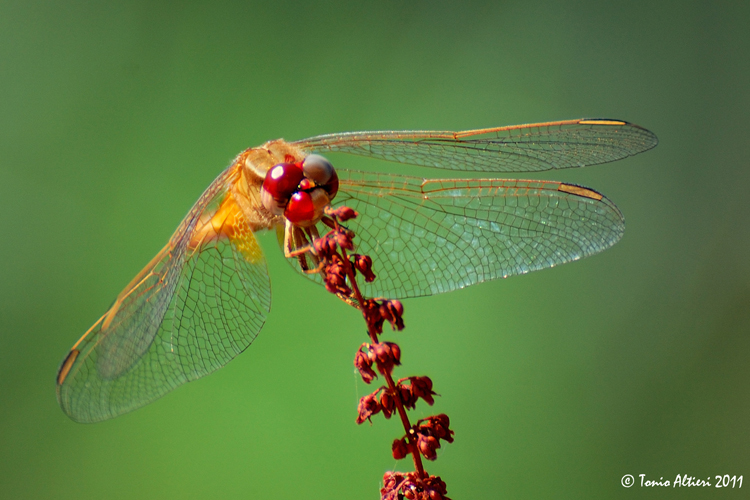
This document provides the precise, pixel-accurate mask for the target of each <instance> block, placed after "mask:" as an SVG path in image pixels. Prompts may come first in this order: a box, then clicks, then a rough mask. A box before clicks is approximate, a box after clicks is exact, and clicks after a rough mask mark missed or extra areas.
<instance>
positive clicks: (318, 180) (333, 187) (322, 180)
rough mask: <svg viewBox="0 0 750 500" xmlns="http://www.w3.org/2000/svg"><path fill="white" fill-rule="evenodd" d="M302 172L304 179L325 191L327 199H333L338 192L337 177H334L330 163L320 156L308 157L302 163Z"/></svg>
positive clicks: (334, 173) (333, 170)
mask: <svg viewBox="0 0 750 500" xmlns="http://www.w3.org/2000/svg"><path fill="white" fill-rule="evenodd" d="M302 170H303V171H304V173H305V177H307V178H308V179H310V180H312V181H314V182H315V184H317V185H318V186H320V187H322V188H323V189H325V190H326V192H327V193H328V196H329V198H331V199H333V198H334V197H335V196H336V193H337V192H338V190H339V176H338V175H336V170H335V169H334V168H333V165H331V162H329V161H328V160H326V159H325V158H323V157H322V156H320V155H315V154H313V155H308V156H307V158H305V161H303V162H302Z"/></svg>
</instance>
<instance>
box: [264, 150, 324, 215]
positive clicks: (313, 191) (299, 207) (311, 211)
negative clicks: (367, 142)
mask: <svg viewBox="0 0 750 500" xmlns="http://www.w3.org/2000/svg"><path fill="white" fill-rule="evenodd" d="M338 189H339V178H338V175H337V174H336V170H335V169H334V168H333V165H331V163H330V162H329V161H328V160H326V159H325V158H323V157H322V156H320V155H314V154H313V155H308V156H307V157H305V159H304V160H302V161H301V162H296V163H278V164H276V165H274V166H273V167H271V168H270V169H269V170H268V173H266V177H265V179H264V180H263V186H262V188H261V191H260V196H261V201H262V202H263V205H264V206H265V207H266V208H267V209H268V210H269V211H270V212H272V213H273V214H274V215H282V214H283V215H284V217H286V218H287V219H288V220H289V221H290V222H291V223H293V224H296V225H298V226H302V227H309V226H312V225H313V224H315V223H316V222H318V221H319V220H320V218H321V217H322V216H323V211H324V210H325V207H326V206H328V205H329V204H330V203H331V200H333V198H334V197H335V196H336V193H337V192H338Z"/></svg>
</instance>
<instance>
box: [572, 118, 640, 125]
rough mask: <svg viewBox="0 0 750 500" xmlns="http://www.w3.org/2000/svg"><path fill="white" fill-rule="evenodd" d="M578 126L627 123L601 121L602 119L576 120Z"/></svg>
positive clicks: (624, 123) (625, 123) (623, 123)
mask: <svg viewBox="0 0 750 500" xmlns="http://www.w3.org/2000/svg"><path fill="white" fill-rule="evenodd" d="M578 124H579V125H627V124H628V122H624V121H621V120H603V119H591V120H578Z"/></svg>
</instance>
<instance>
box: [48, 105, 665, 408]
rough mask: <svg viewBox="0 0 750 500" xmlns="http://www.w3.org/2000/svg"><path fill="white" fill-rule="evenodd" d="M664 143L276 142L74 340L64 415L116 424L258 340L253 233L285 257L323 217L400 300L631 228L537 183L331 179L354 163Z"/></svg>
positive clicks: (637, 134) (442, 160) (620, 150)
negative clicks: (342, 224) (349, 215)
mask: <svg viewBox="0 0 750 500" xmlns="http://www.w3.org/2000/svg"><path fill="white" fill-rule="evenodd" d="M656 144H657V139H656V137H655V136H654V135H653V134H652V133H651V132H649V131H648V130H645V129H643V128H640V127H638V126H636V125H632V124H629V123H627V122H623V121H619V120H601V119H583V120H570V121H564V122H550V123H543V124H532V125H519V126H510V127H497V128H491V129H481V130H473V131H466V132H434V131H404V132H393V131H384V132H348V133H342V134H329V135H323V136H317V137H312V138H310V139H305V140H301V141H296V142H285V141H283V140H275V141H270V142H268V143H266V144H264V145H263V146H261V147H258V148H251V149H248V150H246V151H244V152H243V153H241V154H240V155H239V156H238V157H237V158H236V159H235V160H234V162H232V164H231V165H230V166H229V167H228V168H227V169H226V170H224V172H222V173H221V174H220V175H219V176H218V177H217V178H216V180H214V182H213V183H212V184H211V185H210V186H209V187H208V189H206V191H205V192H204V193H203V195H202V196H201V197H200V199H199V200H198V201H197V202H196V204H195V205H194V206H193V208H192V209H191V210H190V211H189V212H188V214H187V216H186V217H185V219H184V220H183V221H182V223H181V224H180V226H179V227H178V228H177V231H176V232H175V233H174V234H173V235H172V237H171V238H170V240H169V242H168V243H167V245H166V246H165V247H164V248H163V249H162V250H161V251H160V252H159V253H158V254H157V255H156V257H154V259H153V260H152V261H151V262H150V263H149V264H148V265H147V266H146V267H145V268H144V269H143V270H142V271H141V272H140V273H139V274H138V275H137V276H136V277H135V278H134V279H133V280H132V281H131V282H130V283H129V284H128V285H127V286H126V287H125V289H124V290H123V291H122V292H121V293H120V294H119V295H118V297H117V298H116V300H115V302H114V304H113V305H112V307H110V309H109V310H108V311H107V312H105V314H104V315H103V316H102V317H101V318H100V319H99V320H98V321H97V322H96V323H94V325H93V326H92V327H91V328H90V329H89V330H88V331H87V332H86V333H85V334H84V335H83V337H81V339H80V340H79V341H78V342H76V344H75V345H74V346H73V348H72V349H71V350H70V351H69V353H68V355H67V356H66V358H65V360H64V361H63V363H62V365H61V367H60V369H59V370H58V375H57V396H58V401H59V402H60V406H61V407H62V409H63V411H65V413H66V414H68V415H69V416H70V417H71V418H72V419H74V420H76V421H80V422H96V421H100V420H105V419H108V418H112V417H115V416H117V415H121V414H123V413H126V412H128V411H131V410H134V409H136V408H139V407H141V406H143V405H145V404H148V403H149V402H151V401H153V400H155V399H157V398H159V397H161V396H163V395H164V394H166V393H167V392H169V391H171V390H172V389H174V388H176V387H177V386H179V385H181V384H183V383H185V382H188V381H190V380H195V379H197V378H200V377H202V376H204V375H207V374H208V373H210V372H212V371H214V370H216V369H218V368H220V367H221V366H223V365H225V364H226V363H228V362H229V361H230V360H231V359H233V358H234V357H235V356H236V355H237V354H239V353H240V352H242V351H243V350H244V349H245V348H247V347H248V346H249V345H250V343H251V342H252V341H253V340H254V339H255V337H256V336H257V334H258V332H259V331H260V329H261V328H262V327H263V324H264V321H265V318H266V315H267V314H268V311H269V308H270V300H271V292H270V283H269V278H268V271H267V268H266V263H265V258H264V257H263V253H262V251H261V249H260V247H259V245H258V243H257V241H256V239H255V236H254V233H255V232H257V231H260V230H264V229H274V228H276V229H277V231H278V232H279V234H280V238H279V240H280V242H281V244H282V247H283V249H284V251H285V254H286V255H287V256H288V257H290V262H291V263H292V265H293V266H294V267H295V268H296V269H297V270H298V271H300V272H302V273H303V274H304V275H305V276H306V277H308V278H310V279H313V280H314V281H317V282H319V283H322V279H321V278H320V275H319V274H315V273H310V271H311V270H314V269H315V267H316V262H315V256H314V255H312V254H311V253H310V252H304V253H297V252H295V250H297V249H300V248H302V247H304V246H305V245H307V244H309V243H310V239H311V238H314V237H315V235H316V234H318V232H319V226H320V229H322V224H321V223H320V218H321V215H322V213H323V210H324V209H325V207H326V206H329V205H333V206H335V205H340V204H345V205H347V206H349V207H351V208H353V209H354V210H356V211H357V212H358V213H359V214H360V215H359V217H357V218H356V219H353V220H352V221H350V223H351V225H350V229H352V230H353V231H354V233H355V234H356V235H357V238H356V240H355V243H356V244H357V251H358V252H360V253H362V254H366V255H370V256H372V257H373V259H374V261H375V266H376V267H375V271H376V274H377V275H378V279H376V280H375V281H373V282H371V283H361V284H360V289H361V290H362V292H363V293H364V294H366V295H367V296H384V297H389V298H392V299H403V298H409V297H418V296H424V295H432V294H436V293H442V292H447V291H451V290H455V289H458V288H463V287H465V286H468V285H472V284H475V283H481V282H483V281H487V280H491V279H495V278H500V277H507V276H511V275H514V274H524V273H527V272H529V271H533V270H537V269H543V268H547V267H552V266H555V265H558V264H562V263H565V262H569V261H572V260H577V259H580V258H582V257H586V256H589V255H592V254H595V253H598V252H600V251H602V250H604V249H606V248H608V247H609V246H611V245H613V244H614V243H615V242H617V241H618V240H619V239H620V237H621V236H622V233H623V231H624V220H623V217H622V214H621V213H620V211H619V210H618V209H617V207H616V206H615V205H614V204H613V203H612V202H610V201H609V200H608V199H607V198H605V197H604V196H603V195H601V194H599V193H597V192H596V191H594V190H592V189H588V188H584V187H581V186H576V185H573V184H567V183H563V182H552V181H536V180H533V181H532V180H508V179H496V178H478V179H424V178H417V177H408V176H401V175H390V174H379V173H368V172H356V171H347V170H343V169H339V170H334V169H333V167H332V166H331V165H330V163H329V162H328V161H327V160H326V159H325V158H323V157H321V156H319V155H318V154H317V153H326V152H345V153H351V154H357V155H364V156H370V157H375V158H381V159H384V160H390V161H396V162H401V163H409V164H414V165H422V166H428V167H435V168H443V169H449V170H472V171H479V172H483V173H484V174H487V173H490V174H496V173H506V172H521V171H527V172H535V171H543V170H552V169H564V168H571V167H580V166H585V165H594V164H599V163H606V162H610V161H614V160H618V159H621V158H625V157H627V156H631V155H634V154H636V153H639V152H642V151H646V150H648V149H650V148H652V147H654V146H655V145H656Z"/></svg>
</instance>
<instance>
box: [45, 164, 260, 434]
mask: <svg viewBox="0 0 750 500" xmlns="http://www.w3.org/2000/svg"><path fill="white" fill-rule="evenodd" d="M235 176H236V169H235V167H230V168H229V169H227V170H226V171H225V172H224V173H223V174H222V175H220V176H219V177H218V178H217V179H216V180H215V181H214V182H213V183H212V184H211V186H210V187H209V188H208V189H207V190H206V192H205V193H204V194H203V196H202V197H201V198H200V199H199V200H198V202H197V203H196V204H195V206H194V207H193V208H192V209H191V211H190V212H189V214H188V215H187V217H186V218H185V219H184V220H183V222H182V224H181V225H180V227H179V228H178V230H177V231H176V232H175V234H174V235H173V236H172V238H171V240H170V242H169V244H167V246H166V247H164V249H163V250H162V251H161V252H160V253H159V254H158V255H157V256H156V257H155V258H154V259H153V260H152V261H151V263H149V265H148V266H146V268H144V269H143V271H141V273H140V274H139V275H138V276H136V278H135V279H134V280H133V281H132V282H131V283H130V284H129V285H128V286H127V287H126V288H125V290H123V292H122V293H121V294H120V295H119V296H118V297H117V299H116V300H115V303H114V304H113V305H112V307H111V308H110V309H109V310H108V311H107V313H105V315H104V316H102V318H100V319H99V321H97V322H96V323H95V324H94V326H93V327H92V328H91V329H90V330H89V331H88V332H87V333H86V334H84V336H83V337H82V338H81V339H80V340H79V341H78V342H77V343H76V345H75V346H73V348H72V349H71V351H70V353H69V354H68V356H67V357H66V359H65V360H64V361H63V364H62V366H61V367H60V370H59V372H58V376H57V395H58V401H59V403H60V406H61V407H62V409H63V410H64V411H65V413H67V414H68V415H69V416H70V417H71V418H72V419H73V420H76V421H79V422H96V421H100V420H105V419H108V418H112V417H115V416H117V415H120V414H123V413H126V412H129V411H131V410H134V409H136V408H139V407H141V406H143V405H145V404H147V403H149V402H151V401H153V400H155V399H157V398H159V397H161V396H163V395H164V394H166V393H167V392H169V391H171V390H172V389H174V388H175V387H177V386H179V385H181V384H183V383H185V382H189V381H191V380H195V379H197V378H199V377H202V376H204V375H206V374H208V373H210V372H212V371H214V370H216V369H218V368H220V367H221V366H223V365H225V364H226V363H228V362H229V361H230V360H231V359H232V358H234V357H235V356H236V355H237V354H239V353H240V352H242V351H243V350H244V349H245V348H246V347H247V346H248V345H250V343H251V342H252V341H253V340H254V339H255V337H256V335H257V334H258V332H259V331H260V329H261V328H262V326H263V323H264V321H265V318H266V315H267V313H268V311H269V309H270V300H271V290H270V283H269V279H268V271H267V269H266V263H265V259H264V257H263V254H262V252H261V250H260V247H259V246H258V243H257V241H256V239H255V237H254V236H253V234H252V232H251V231H250V230H249V229H248V226H247V224H246V223H245V221H244V218H243V216H242V212H241V210H239V208H238V207H237V205H236V204H235V201H234V198H233V196H232V193H231V190H230V188H231V186H232V183H233V182H234V180H235V178H236V177H235Z"/></svg>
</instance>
